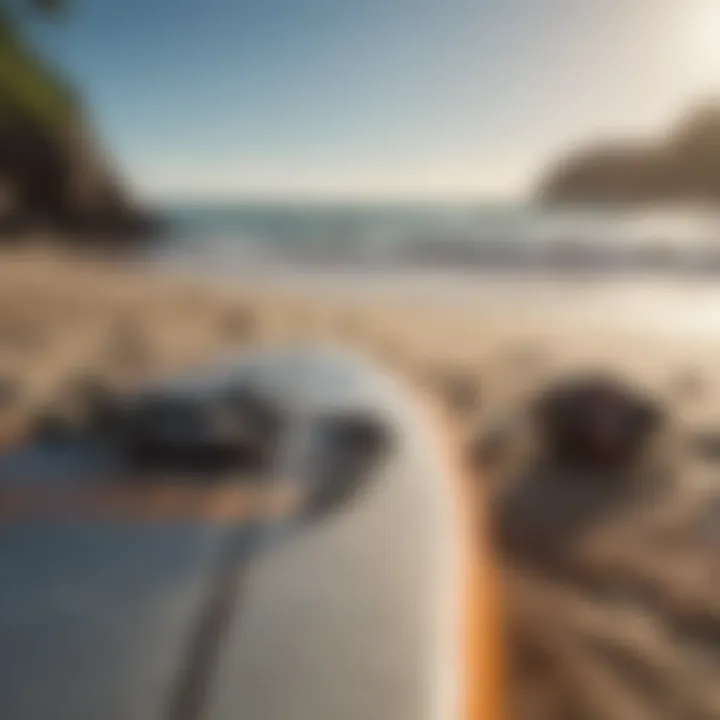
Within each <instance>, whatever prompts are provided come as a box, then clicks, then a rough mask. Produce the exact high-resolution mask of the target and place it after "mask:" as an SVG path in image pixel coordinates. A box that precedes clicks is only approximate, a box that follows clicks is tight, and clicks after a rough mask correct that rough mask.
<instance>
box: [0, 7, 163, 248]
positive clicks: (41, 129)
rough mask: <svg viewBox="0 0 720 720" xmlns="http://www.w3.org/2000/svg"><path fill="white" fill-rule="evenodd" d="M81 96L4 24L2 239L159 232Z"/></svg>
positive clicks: (0, 73)
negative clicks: (44, 233) (38, 233)
mask: <svg viewBox="0 0 720 720" xmlns="http://www.w3.org/2000/svg"><path fill="white" fill-rule="evenodd" d="M153 224H154V223H153V222H152V220H151V219H150V216H149V215H148V214H147V213H145V212H143V211H142V210H141V209H140V208H139V207H137V206H136V205H135V203H134V202H133V201H132V200H131V198H130V196H129V194H128V192H127V190H126V189H125V188H124V187H123V185H122V183H121V182H120V179H119V178H118V176H117V174H116V173H115V172H114V170H113V168H112V164H111V163H110V162H109V161H108V158H107V156H106V155H105V154H104V152H103V150H102V148H101V146H100V144H99V142H98V141H97V139H96V137H95V136H94V133H93V131H92V129H91V126H90V123H89V122H88V119H87V116H86V112H85V110H84V108H83V107H82V104H81V103H80V101H79V99H78V97H77V95H76V93H75V92H74V90H73V89H72V88H71V87H70V86H69V85H68V84H67V83H66V82H65V81H64V80H63V79H62V78H61V77H60V76H58V75H56V74H55V73H53V72H52V71H51V70H50V69H49V67H48V66H47V64H46V63H44V62H43V61H42V60H41V59H40V58H38V56H37V55H36V54H35V53H34V52H33V50H32V49H31V48H30V47H29V46H28V44H27V43H26V42H25V41H24V40H23V38H22V37H21V35H20V33H19V32H18V29H17V27H16V26H15V24H14V23H13V22H12V21H11V20H10V19H9V18H6V17H1V16H0V232H3V233H4V234H6V235H7V234H12V235H16V234H17V233H18V232H21V231H23V230H28V229H32V230H34V229H49V230H51V231H59V232H64V233H72V234H82V233H83V232H92V233H102V234H105V235H117V234H121V235H128V236H129V235H135V234H137V233H139V232H144V231H146V230H149V229H150V228H151V227H152V226H153Z"/></svg>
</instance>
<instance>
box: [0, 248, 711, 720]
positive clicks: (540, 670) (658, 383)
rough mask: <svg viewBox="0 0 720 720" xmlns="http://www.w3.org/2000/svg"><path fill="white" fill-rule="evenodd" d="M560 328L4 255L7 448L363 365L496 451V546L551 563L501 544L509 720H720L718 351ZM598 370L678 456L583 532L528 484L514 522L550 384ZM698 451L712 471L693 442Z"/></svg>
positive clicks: (465, 307) (402, 301) (482, 297)
mask: <svg viewBox="0 0 720 720" xmlns="http://www.w3.org/2000/svg"><path fill="white" fill-rule="evenodd" d="M560 310H561V308H560V307H558V312H557V313H555V314H552V312H551V311H548V310H547V309H545V310H544V311H543V313H530V312H520V311H518V310H515V309H513V306H505V307H498V306H497V305H494V304H493V303H492V302H490V301H489V300H488V295H487V293H483V292H480V291H478V293H477V295H476V296H472V295H468V297H467V298H464V299H463V302H459V303H454V304H452V303H450V304H448V303H438V302H436V301H435V300H434V299H433V298H432V297H428V298H426V299H425V300H424V301H422V300H418V297H417V296H403V294H402V293H395V294H390V295H388V294H377V295H373V294H372V293H364V294H362V295H358V294H345V295H343V294H338V293H321V292H307V291H303V290H302V289H301V288H299V287H297V286H287V287H285V288H283V287H282V286H281V285H279V284H276V285H273V286H272V287H265V288H263V287H260V286H253V285H251V284H241V283H239V282H238V283H233V282H229V281H228V280H227V279H224V280H223V281H222V282H220V281H217V282H212V281H210V280H207V279H204V280H201V279H198V278H193V277H189V276H186V277H183V276H180V275H179V274H176V275H172V276H171V275H169V274H160V273H156V272H150V271H149V270H148V269H142V268H139V267H137V266H130V265H124V264H121V263H117V262H114V263H111V262H108V261H103V260H98V259H87V258H83V259H80V258H72V257H69V256H67V255H63V254H60V253H58V252H54V253H50V252H48V251H47V250H43V249H35V250H22V251H4V252H3V254H2V256H1V257H0V434H1V439H2V442H3V443H4V444H5V445H6V446H9V445H12V444H15V443H21V442H23V441H24V439H25V438H26V437H27V436H28V434H29V433H30V432H31V431H32V428H33V426H34V423H35V422H36V421H37V417H38V415H40V414H42V413H43V412H46V411H47V410H48V409H55V410H57V409H58V408H62V409H63V411H64V412H67V413H72V411H73V402H74V397H73V393H74V392H75V390H76V389H77V387H78V384H79V383H81V382H82V379H83V378H87V377H88V376H91V377H93V378H96V379H101V380H102V382H104V383H107V384H108V385H109V386H112V387H118V388H132V387H134V386H136V385H137V384H138V383H140V382H144V381H146V380H149V379H152V378H157V377H163V376H164V375H167V374H168V373H171V372H173V371H176V370H179V369H183V368H188V367H192V366H194V365H198V364H201V363H203V362H204V361H207V360H210V359H213V358H217V357H219V356H221V355H223V354H232V353H237V352H242V351H243V350H246V349H249V348H254V347H258V346H264V345H266V346H269V345H278V344H280V345H285V344H289V343H290V344H294V343H330V344H337V345H341V346H344V347H349V348H352V349H354V350H355V351H357V352H360V353H363V354H366V355H368V356H371V357H373V358H375V359H376V360H377V361H378V362H380V363H382V364H384V365H385V366H387V367H388V368H390V369H391V370H393V371H394V372H396V373H398V374H399V375H401V376H402V377H403V378H405V379H406V381H407V382H409V383H412V384H413V385H415V386H417V388H418V389H419V390H420V391H421V392H424V393H429V394H431V395H432V396H433V397H435V398H437V399H438V400H440V401H441V402H442V403H444V404H445V406H446V407H447V409H448V411H449V413H450V414H451V417H452V430H451V431H452V432H453V433H456V434H458V436H459V437H460V438H461V439H462V440H463V441H465V442H468V443H470V442H476V443H483V442H486V443H491V442H494V444H495V445H496V446H497V447H498V448H499V450H498V453H496V454H500V455H501V456H502V459H501V460H499V461H497V462H496V463H494V464H493V465H492V466H490V465H488V467H487V468H486V469H485V471H484V472H483V476H482V478H480V477H478V482H483V483H484V484H485V485H486V486H487V490H488V492H489V495H490V498H491V501H492V504H491V512H492V514H493V516H494V518H495V521H496V524H497V525H498V526H499V527H498V533H497V534H498V538H502V537H504V536H505V534H507V531H508V528H510V530H511V531H512V532H515V531H516V530H517V529H518V527H520V528H521V530H522V533H523V534H524V536H525V537H526V539H527V540H528V542H529V543H530V544H533V545H536V546H537V547H543V548H544V551H543V552H544V553H545V554H544V556H543V557H542V561H541V562H537V561H536V560H537V558H533V559H528V558H527V557H524V556H523V554H522V552H520V553H517V552H516V551H509V550H506V549H505V548H504V546H503V543H502V541H501V539H499V540H498V546H499V548H498V552H499V553H500V554H501V558H502V567H503V575H504V582H503V597H504V606H505V618H506V626H507V627H506V631H507V634H508V637H509V639H510V656H511V673H510V675H511V684H510V694H511V698H510V704H511V708H512V711H513V714H512V717H514V718H533V719H537V720H543V719H544V718H548V720H550V719H555V718H583V719H585V718H603V719H604V718H608V719H610V720H614V719H616V718H617V719H618V720H622V719H624V718H628V719H633V720H635V719H643V718H678V719H680V718H682V719H683V720H685V719H688V720H689V719H691V718H713V717H720V686H718V684H717V682H716V681H717V678H718V674H719V673H720V595H719V594H718V593H717V581H718V573H719V572H720V565H719V564H718V562H719V561H718V557H719V556H718V550H719V549H720V548H719V546H718V543H720V535H718V532H720V492H718V490H717V486H716V482H715V477H714V474H715V467H714V464H715V463H716V462H717V461H718V460H720V413H718V408H719V407H720V405H719V404H718V400H719V399H720V394H719V393H720V384H719V379H718V378H717V377H716V376H715V374H714V367H715V366H716V365H717V361H718V360H719V359H720V340H718V339H715V340H714V341H713V340H711V339H710V338H709V336H707V335H704V336H703V335H693V336H688V335H682V336H680V335H677V334H673V333H665V334H662V333H641V332H638V331H637V330H631V329H628V328H627V327H624V328H623V327H622V326H621V325H618V327H617V328H616V329H615V330H613V329H611V328H609V327H607V326H601V325H599V324H597V323H594V322H591V321H590V320H588V321H587V322H582V315H580V316H579V319H580V320H581V321H580V322H578V321H577V320H578V317H576V319H575V320H576V321H575V322H569V321H566V320H565V319H564V316H563V313H562V312H560ZM582 367H602V368H614V369H615V370H616V371H618V372H621V373H623V374H626V375H628V376H630V377H631V378H632V379H633V380H634V381H635V382H637V383H638V384H639V385H641V386H643V387H644V388H647V389H648V391H649V392H651V393H652V394H653V396H654V397H656V398H658V399H659V400H660V401H661V402H662V403H663V405H664V407H666V408H667V409H668V412H669V415H670V422H669V430H668V439H667V440H666V441H664V444H663V447H662V448H661V450H662V452H661V453H660V454H659V458H660V461H659V463H658V464H656V466H655V467H654V469H653V470H652V472H653V473H655V474H654V475H652V477H651V484H652V483H654V484H655V485H656V486H657V488H658V490H657V492H655V491H653V492H650V493H648V494H647V495H646V496H645V495H643V496H642V497H641V498H640V500H635V501H633V502H627V503H624V502H620V501H618V502H617V503H611V504H610V510H611V511H610V512H599V511H598V512H594V513H590V514H589V515H588V518H589V519H585V520H584V521H580V522H574V520H575V519H576V518H575V517H574V516H575V515H577V514H578V513H579V512H581V510H580V509H579V508H581V506H582V507H585V509H587V504H588V503H590V504H591V505H592V503H593V502H596V503H597V504H599V505H602V498H595V499H592V498H591V499H588V498H586V497H585V498H573V497H572V495H570V496H567V495H565V496H564V497H563V498H562V501H560V500H559V499H558V502H554V501H553V496H552V492H556V491H557V488H556V487H555V486H554V485H553V481H552V479H550V480H547V479H545V480H537V481H536V482H534V483H533V482H530V483H529V485H530V486H533V487H535V488H538V487H539V488H541V490H540V492H541V493H542V494H543V500H544V501H543V502H537V503H533V502H532V501H530V502H526V503H525V504H524V505H523V503H519V505H518V507H520V510H517V508H514V509H513V507H512V506H509V507H510V509H509V510H508V507H506V503H505V498H506V497H507V495H508V488H512V487H514V486H515V485H514V484H515V483H516V482H518V481H519V480H518V478H523V479H525V480H526V481H527V478H528V477H532V473H533V472H534V468H532V467H531V466H528V464H527V462H526V461H525V455H524V451H523V450H522V449H521V448H520V447H519V446H518V447H517V448H516V447H515V445H514V444H513V442H514V440H513V438H512V427H513V424H514V423H515V421H516V419H517V418H518V417H519V416H520V411H521V409H522V408H523V407H524V406H525V404H526V402H527V400H528V399H529V398H531V397H532V396H533V393H535V392H537V391H538V389H539V388H540V387H542V385H543V384H544V383H545V382H547V381H548V380H549V379H550V378H552V377H554V376H557V375H561V374H563V373H565V372H567V371H568V370H569V369H571V368H582ZM716 428H717V432H718V440H717V444H718V448H719V449H718V450H717V458H715V457H713V452H712V441H713V439H714V435H713V434H714V433H715V432H716V430H715V429H716ZM698 434H700V435H702V436H703V437H704V439H705V444H704V445H703V448H704V450H703V451H702V452H698V451H693V449H692V447H691V443H689V442H688V440H689V439H692V438H693V437H695V436H697V435H698ZM508 448H509V449H508ZM543 482H545V483H546V485H542V483H543ZM660 488H662V489H660ZM153 502H159V501H158V499H157V498H154V499H153ZM583 503H584V506H583ZM220 504H222V503H220ZM206 510H207V511H208V512H210V510H208V509H206ZM0 514H2V513H0Z"/></svg>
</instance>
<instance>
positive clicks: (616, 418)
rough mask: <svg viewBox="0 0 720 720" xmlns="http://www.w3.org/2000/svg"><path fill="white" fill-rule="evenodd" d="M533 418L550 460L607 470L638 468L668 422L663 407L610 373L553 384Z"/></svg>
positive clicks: (537, 406)
mask: <svg viewBox="0 0 720 720" xmlns="http://www.w3.org/2000/svg"><path fill="white" fill-rule="evenodd" d="M533 416H534V419H535V422H536V425H537V429H538V432H539V435H540V438H541V441H542V444H543V447H544V449H545V451H546V453H547V454H548V456H549V457H550V458H552V459H554V460H556V461H558V462H561V463H563V464H567V465H576V466H585V467H589V468H605V469H613V468H616V469H620V468H623V467H628V466H630V465H631V464H633V462H634V461H635V460H637V459H639V458H640V456H641V455H642V453H643V451H644V450H645V448H646V446H647V444H648V441H649V439H650V438H651V436H652V435H653V433H655V432H656V431H657V430H659V429H660V426H661V425H662V424H663V423H664V421H665V419H666V418H665V412H664V410H663V408H661V407H660V406H659V405H658V403H656V402H655V401H653V400H652V399H651V398H649V397H647V396H645V395H643V394H641V393H640V392H638V391H636V390H634V389H633V388H631V387H630V386H628V385H627V384H626V383H625V382H623V381H622V380H619V379H617V378H614V377H612V376H608V375H604V374H588V375H580V376H577V377H571V378H568V379H565V380H561V381H559V382H557V383H555V384H553V385H551V386H550V387H548V388H547V389H545V390H544V391H543V392H542V393H541V394H540V396H539V397H538V398H537V399H536V401H535V403H534V407H533Z"/></svg>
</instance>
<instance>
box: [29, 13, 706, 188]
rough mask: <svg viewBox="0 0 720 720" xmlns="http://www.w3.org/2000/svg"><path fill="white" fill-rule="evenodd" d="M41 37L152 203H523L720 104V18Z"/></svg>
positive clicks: (412, 18)
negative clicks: (300, 199)
mask: <svg viewBox="0 0 720 720" xmlns="http://www.w3.org/2000/svg"><path fill="white" fill-rule="evenodd" d="M75 5H76V7H75V9H74V11H73V13H72V14H71V15H70V16H69V17H68V18H67V20H66V21H64V22H63V23H62V24H59V25H57V26H51V27H49V26H47V25H45V26H42V27H37V28H36V32H37V35H38V38H39V41H40V42H41V45H42V47H43V50H44V52H45V54H46V55H48V56H50V57H51V58H53V59H55V60H57V62H58V63H59V64H60V66H61V67H62V68H64V69H65V70H66V71H67V73H68V74H69V75H71V77H72V78H73V79H74V80H75V82H76V83H77V84H78V85H79V86H80V88H81V89H82V90H83V91H84V93H85V95H86V98H87V101H88V105H89V107H90V108H91V109H92V112H93V115H94V116H95V118H96V120H97V122H98V125H99V127H100V129H101V131H102V135H103V137H104V138H105V140H106V143H107V145H108V147H109V148H110V149H111V151H112V153H113V154H114V155H116V156H117V157H118V158H119V161H120V162H121V163H122V166H123V169H124V171H125V173H126V174H127V175H128V177H129V178H130V180H131V181H132V182H133V184H134V185H135V186H136V187H137V188H138V189H139V191H141V192H143V193H146V194H149V195H152V196H157V197H235V196H245V195H252V196H279V197H285V196H293V197H294V196H318V197H342V198H346V197H396V196H397V197H416V196H417V197H419V196H438V197H441V196H442V197H451V196H463V197H467V196H478V195H501V196H502V195H508V194H517V193H521V192H524V191H525V190H526V189H527V187H528V186H529V185H530V184H531V182H532V179H533V178H534V177H535V176H536V174H537V172H538V171H539V170H540V168H541V167H542V166H543V164H544V163H545V162H546V161H547V160H549V159H550V158H551V157H553V156H554V155H555V154H556V153H557V152H558V151H559V150H561V149H563V148H567V147H568V146H569V145H571V144H573V143H576V142H578V141H581V140H584V139H588V138H593V137H595V136H596V135H598V134H603V133H620V134H623V135H624V134H628V133H642V132H648V131H653V130H658V129H662V128H663V127H665V126H666V125H667V123H668V122H670V121H671V120H672V119H673V117H675V116H676V115H677V114H678V112H679V111H681V110H682V109H683V108H684V107H686V106H687V105H688V104H689V103H690V102H692V101H693V99H696V98H697V97H698V96H699V95H702V94H707V93H709V92H713V91H714V90H716V89H719V90H720V0H76V3H75Z"/></svg>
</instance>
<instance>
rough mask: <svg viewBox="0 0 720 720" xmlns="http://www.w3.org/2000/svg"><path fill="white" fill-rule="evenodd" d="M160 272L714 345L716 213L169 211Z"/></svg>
mask: <svg viewBox="0 0 720 720" xmlns="http://www.w3.org/2000/svg"><path fill="white" fill-rule="evenodd" d="M164 210H165V215H166V217H167V219H168V225H167V232H166V234H165V239H164V242H161V243H159V244H158V245H155V246H153V247H152V249H151V250H149V251H148V256H147V257H146V258H145V260H147V261H148V262H150V263H151V264H152V265H153V266H155V267H160V268H162V269H163V270H170V271H178V270H179V271H181V272H183V273H187V272H189V273H191V274H193V275H203V276H209V277H211V278H216V279H218V280H221V281H222V280H229V281H231V282H233V283H238V282H239V283H242V284H243V285H246V286H247V285H252V284H261V285H263V286H269V285H272V284H273V283H278V284H279V285H281V286H282V287H285V288H287V287H289V286H299V287H301V288H302V289H304V290H310V291H313V292H322V293H325V292H327V291H332V292H341V293H343V294H344V296H346V297H347V296H349V295H352V294H353V293H355V294H359V295H364V296H365V297H367V296H368V295H369V294H370V295H372V296H373V298H375V299H377V298H378V297H382V296H383V293H392V294H393V296H397V295H398V294H400V295H402V296H403V297H404V298H406V299H407V298H409V299H411V300H417V301H422V302H428V301H430V302H432V303H434V304H438V303H440V304H442V303H447V304H452V305H454V306H455V307H456V308H457V307H461V306H463V305H467V306H469V305H470V301H472V304H473V305H474V306H476V307H477V306H478V302H480V303H481V305H482V307H483V311H484V312H490V311H497V312H499V311H511V312H512V313H513V314H514V315H515V316H517V313H518V312H522V313H525V314H530V315H536V316H540V317H542V316H543V315H546V316H548V317H550V316H552V317H555V318H557V317H558V316H559V315H560V314H562V315H564V316H566V317H567V318H568V319H569V320H575V321H577V322H578V323H579V324H584V323H586V322H588V321H591V322H593V323H598V322H599V323H605V322H608V323H609V324H611V325H613V326H615V327H617V326H618V325H621V326H623V327H628V328H630V329H632V330H633V331H636V330H639V329H642V330H643V331H647V330H653V331H654V330H659V331H661V332H663V333H664V332H667V331H671V332H673V333H692V334H701V335H704V336H707V335H714V336H717V337H718V338H720V282H718V281H719V280H720V215H716V214H714V213H710V212H700V211H691V210H667V209H666V210H662V211H661V210H652V211H637V210H633V211H631V210H627V211H623V212H621V211H599V210H597V209H576V210H573V211H557V210H547V209H544V208H540V207H537V206H533V205H531V204H521V203H482V202H478V203H423V204H409V203H405V204H399V203H398V204H374V205H372V204H366V205H359V204H353V205H350V204H347V205H341V204H325V205H321V204H279V203H250V202H239V203H212V204H208V203H206V204H198V203H195V204H175V205H170V206H167V207H166V208H164Z"/></svg>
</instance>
